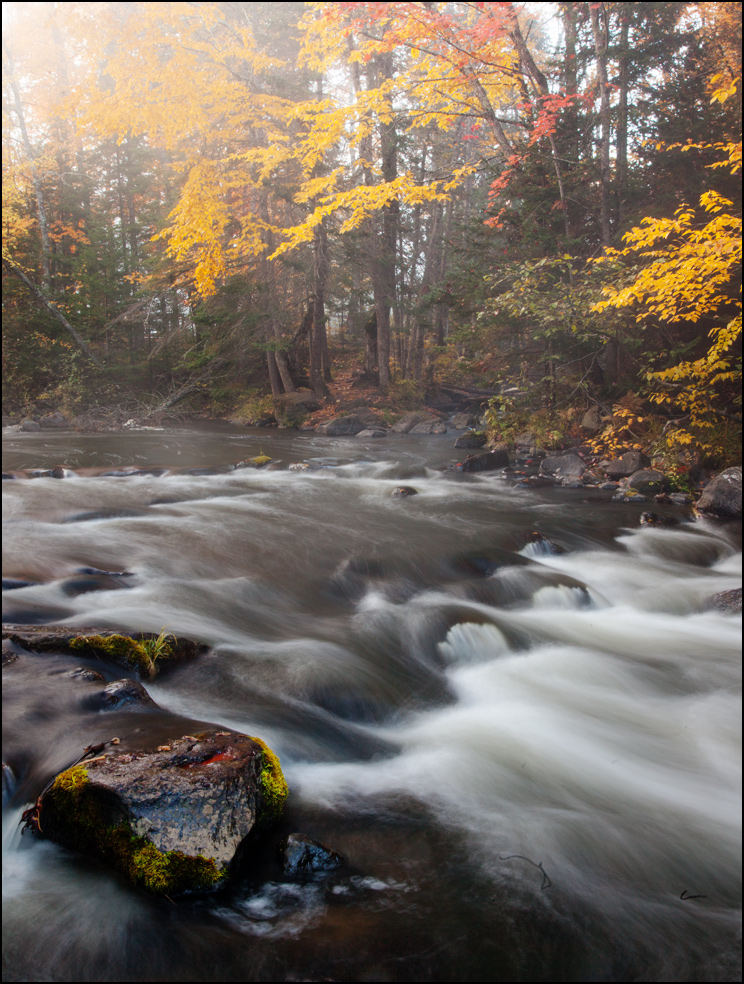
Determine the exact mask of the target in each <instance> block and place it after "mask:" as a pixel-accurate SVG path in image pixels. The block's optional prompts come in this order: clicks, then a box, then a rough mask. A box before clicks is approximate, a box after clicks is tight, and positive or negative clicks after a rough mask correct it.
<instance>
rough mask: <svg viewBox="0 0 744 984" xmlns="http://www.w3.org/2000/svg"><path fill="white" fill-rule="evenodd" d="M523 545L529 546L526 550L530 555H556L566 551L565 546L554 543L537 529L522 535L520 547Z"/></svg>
mask: <svg viewBox="0 0 744 984" xmlns="http://www.w3.org/2000/svg"><path fill="white" fill-rule="evenodd" d="M525 547H529V551H528V552H529V553H530V555H532V556H543V557H556V556H558V555H560V554H564V553H565V552H566V549H565V547H561V546H559V545H558V544H557V543H554V542H553V540H551V539H550V537H548V536H545V534H544V533H540V532H539V531H538V530H531V531H530V532H529V533H527V534H525V535H524V546H523V548H522V549H524V548H525Z"/></svg>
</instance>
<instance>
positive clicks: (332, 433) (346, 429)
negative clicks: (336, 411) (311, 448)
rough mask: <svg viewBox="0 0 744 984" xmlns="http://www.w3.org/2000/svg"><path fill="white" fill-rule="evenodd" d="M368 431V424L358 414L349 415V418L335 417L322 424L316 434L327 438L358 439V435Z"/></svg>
mask: <svg viewBox="0 0 744 984" xmlns="http://www.w3.org/2000/svg"><path fill="white" fill-rule="evenodd" d="M366 429H367V423H366V422H365V421H364V420H362V418H361V417H360V416H358V415H357V414H349V416H348V417H334V418H333V420H329V421H328V422H327V423H325V424H320V425H319V426H318V427H317V429H316V433H318V434H325V435H326V437H356V435H357V434H358V433H359V432H360V431H363V430H366Z"/></svg>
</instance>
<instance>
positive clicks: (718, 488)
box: [697, 465, 741, 519]
mask: <svg viewBox="0 0 744 984" xmlns="http://www.w3.org/2000/svg"><path fill="white" fill-rule="evenodd" d="M697 507H698V509H699V510H700V512H704V513H711V514H712V515H713V516H723V517H725V518H731V519H741V465H739V467H738V468H727V469H726V470H725V471H722V472H721V473H720V474H718V475H716V477H715V478H714V479H713V481H712V482H709V483H708V485H706V487H705V490H704V492H703V494H702V495H701V496H700V499H699V500H698V504H697Z"/></svg>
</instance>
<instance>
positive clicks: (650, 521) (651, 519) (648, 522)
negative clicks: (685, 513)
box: [638, 512, 679, 527]
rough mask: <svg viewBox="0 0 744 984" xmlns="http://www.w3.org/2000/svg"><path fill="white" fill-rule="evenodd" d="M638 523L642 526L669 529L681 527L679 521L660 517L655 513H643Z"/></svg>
mask: <svg viewBox="0 0 744 984" xmlns="http://www.w3.org/2000/svg"><path fill="white" fill-rule="evenodd" d="M638 522H639V523H640V524H641V526H656V527H669V526H678V525H679V520H678V519H675V518H674V517H673V516H660V515H659V514H658V513H655V512H642V513H641V515H640V518H639V520H638Z"/></svg>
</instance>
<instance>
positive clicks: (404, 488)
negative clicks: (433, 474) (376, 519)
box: [390, 485, 419, 499]
mask: <svg viewBox="0 0 744 984" xmlns="http://www.w3.org/2000/svg"><path fill="white" fill-rule="evenodd" d="M418 494H419V491H418V489H414V487H413V486H412V485H399V486H398V488H397V489H393V491H392V492H391V493H390V495H392V497H393V498H394V499H405V498H406V496H409V495H418Z"/></svg>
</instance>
